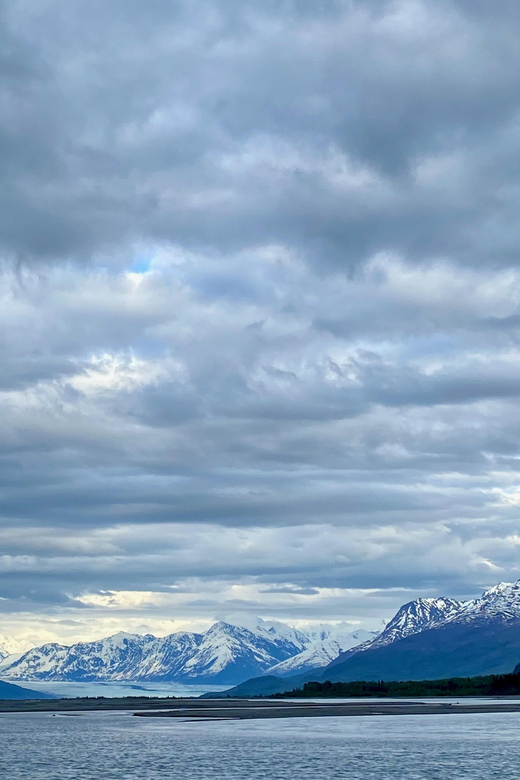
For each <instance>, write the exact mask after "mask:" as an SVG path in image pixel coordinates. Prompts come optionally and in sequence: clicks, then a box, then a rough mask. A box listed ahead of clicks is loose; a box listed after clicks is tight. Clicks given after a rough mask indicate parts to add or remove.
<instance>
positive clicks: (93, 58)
mask: <svg viewBox="0 0 520 780" xmlns="http://www.w3.org/2000/svg"><path fill="white" fill-rule="evenodd" d="M499 5H500V12H498V11H494V12H493V13H492V14H491V13H490V10H489V5H488V4H484V3H477V2H473V3H466V2H462V0H460V2H458V1H457V0H449V1H448V0H446V1H445V2H444V0H443V2H435V3H433V2H427V1H426V0H422V1H421V0H416V1H414V2H404V0H397V1H396V2H392V3H390V2H385V1H384V0H373V2H363V3H360V2H359V3H358V2H353V3H351V2H348V3H347V2H342V1H341V0H330V1H328V2H321V3H315V2H313V3H311V2H298V3H292V2H289V3H282V4H280V3H274V2H273V3H271V2H268V3H264V4H263V5H262V8H258V4H254V3H249V2H241V3H238V2H226V3H213V4H206V3H202V4H198V5H197V6H196V7H195V6H193V4H188V3H175V4H172V3H169V2H162V0H154V2H152V3H151V4H148V5H147V6H146V8H145V7H144V6H143V4H142V3H137V2H133V0H131V1H130V2H129V1H128V0H126V1H125V2H124V3H123V2H119V1H116V2H112V3H110V4H106V3H99V2H97V1H96V2H89V3H86V2H82V0H73V2H70V3H68V4H67V5H66V6H63V5H57V4H52V3H46V2H44V3H32V2H29V3H24V2H21V0H4V2H2V3H0V15H1V17H2V20H3V23H2V25H1V29H2V32H1V33H0V36H1V40H2V44H3V45H2V46H1V47H0V49H1V51H2V52H3V54H2V57H1V58H0V73H1V74H2V79H1V81H2V86H1V88H0V119H1V122H0V172H1V173H2V182H3V186H2V188H1V192H0V199H1V203H0V206H1V208H0V246H1V247H2V257H1V268H0V300H1V306H0V363H1V365H2V371H1V372H0V430H1V431H2V434H1V439H0V442H1V446H0V518H1V520H0V597H1V599H0V610H2V611H3V613H4V616H5V620H6V621H7V623H6V625H8V626H14V629H13V630H16V631H19V630H20V625H21V624H22V623H23V624H24V625H27V624H28V623H31V624H32V625H34V626H40V627H41V626H44V624H45V631H47V630H51V631H54V632H55V633H56V634H57V635H60V631H61V630H62V629H60V628H59V626H60V625H62V626H65V625H67V626H69V628H70V631H73V630H75V629H74V626H76V625H82V626H84V627H85V632H84V633H85V634H88V632H89V631H90V632H92V631H94V633H99V631H101V629H102V627H106V629H107V630H108V628H110V629H112V628H114V627H115V624H114V621H116V622H117V620H119V621H120V624H121V625H124V626H130V627H132V626H134V627H135V626H136V625H138V624H137V623H136V621H138V620H139V621H140V620H144V619H145V618H144V617H142V616H143V615H147V616H148V618H149V621H148V623H147V625H148V627H151V628H153V627H154V626H156V627H161V626H162V627H163V628H164V630H166V628H167V627H166V623H165V622H164V621H167V620H171V619H173V618H179V619H182V620H184V621H189V620H194V621H198V620H209V619H211V618H212V617H215V616H221V615H225V614H226V613H228V612H230V611H257V612H259V613H261V614H264V615H266V616H269V615H272V616H277V617H286V618H291V617H292V618H293V619H301V620H307V619H320V618H323V619H334V620H341V619H352V620H356V621H358V620H359V621H361V622H364V623H365V624H366V625H369V624H370V625H376V624H377V622H378V619H379V618H382V617H386V618H388V617H389V616H390V614H391V612H392V610H394V609H395V607H397V606H399V604H400V603H401V602H402V601H405V600H407V599H409V598H411V597H413V596H414V595H419V594H422V595H425V594H430V593H431V594H435V593H446V594H447V595H453V596H458V597H465V596H470V595H473V594H474V593H475V592H477V591H478V590H479V589H480V588H481V587H482V586H485V585H488V584H492V583H493V582H495V581H497V580H499V579H507V578H513V577H515V578H516V577H518V576H519V572H518V564H517V548H518V544H519V539H518V523H517V512H518V505H519V503H520V495H519V494H518V490H517V484H516V482H517V472H518V451H519V445H518V442H519V440H520V426H519V425H518V423H517V416H518V415H517V405H518V396H519V394H520V372H519V368H518V366H519V349H518V344H519V323H520V296H519V294H518V290H519V289H520V286H519V283H520V276H519V274H520V272H519V270H518V268H517V258H518V256H519V249H520V232H519V230H518V224H517V223H518V220H517V213H518V170H517V168H518V166H517V164H516V163H515V160H516V159H517V158H518V149H519V145H520V133H519V130H518V115H519V108H520V106H519V99H518V89H517V83H518V78H519V75H520V57H519V56H518V49H517V38H518V29H517V28H518V23H519V11H518V9H517V6H516V5H514V4H512V3H509V2H506V1H505V0H504V2H503V3H500V4H499ZM2 599H3V600H2ZM109 616H110V617H109ZM148 618H146V619H147V620H148ZM376 618H377V619H376ZM374 620H375V623H374ZM9 621H11V622H9ZM16 621H18V622H16ZM38 621H39V622H38ZM45 621H47V623H45ZM49 621H50V622H49ZM154 621H155V622H154ZM371 621H372V622H371ZM50 625H53V626H55V628H52V629H49V626H50ZM95 625H97V626H98V628H99V631H98V629H95V630H94V628H93V627H94V626H95ZM139 625H141V624H140V623H139ZM170 627H171V626H170ZM69 628H67V629H65V628H64V629H63V631H66V635H67V636H68V635H69ZM35 630H36V629H35ZM38 630H40V629H38ZM42 630H43V629H42ZM80 633H81V632H80Z"/></svg>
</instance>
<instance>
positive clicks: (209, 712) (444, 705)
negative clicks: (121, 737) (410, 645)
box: [0, 697, 520, 721]
mask: <svg viewBox="0 0 520 780" xmlns="http://www.w3.org/2000/svg"><path fill="white" fill-rule="evenodd" d="M109 711H114V712H116V711H127V712H128V711H130V712H132V714H133V715H134V716H137V717H144V718H177V719H180V720H184V721H187V720H197V721H200V720H223V719H226V720H258V719H266V718H317V717H360V716H373V715H446V714H469V713H474V714H480V713H493V712H495V713H500V712H502V713H514V712H518V713H520V700H518V699H506V698H497V699H496V700H494V701H483V702H482V703H475V702H473V703H471V704H467V703H464V699H463V698H462V697H461V701H458V702H455V703H453V702H441V701H430V702H429V701H427V700H426V699H421V700H419V701H403V702H396V701H395V700H394V701H388V700H385V699H371V700H370V701H353V702H345V701H342V702H338V703H337V704H336V703H334V702H331V701H330V700H329V701H327V702H320V701H306V702H295V701H294V700H293V701H291V702H289V701H287V702H284V701H283V700H272V699H271V700H266V699H249V700H246V699H228V698H226V699H190V698H182V699H181V698H178V699H165V698H160V699H159V698H157V699H153V698H147V697H127V698H115V699H104V698H84V699H56V700H48V699H47V700H45V699H41V700H34V699H33V700H27V699H26V700H0V714H9V713H24V712H28V713H30V712H33V713H48V714H60V713H65V714H66V713H70V714H72V713H81V712H109Z"/></svg>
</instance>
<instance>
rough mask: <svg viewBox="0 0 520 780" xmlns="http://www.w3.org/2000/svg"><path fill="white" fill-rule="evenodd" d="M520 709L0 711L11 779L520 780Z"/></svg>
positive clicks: (2, 764)
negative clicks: (269, 716)
mask: <svg viewBox="0 0 520 780" xmlns="http://www.w3.org/2000/svg"><path fill="white" fill-rule="evenodd" d="M519 733H520V715H518V714H516V713H514V714H485V715H481V714H475V715H424V716H397V717H367V718H320V719H316V720H313V719H308V718H306V719H297V718H295V719H287V720H276V721H240V722H239V721H225V722H213V723H207V722H206V723H201V722H192V723H183V722H180V721H164V720H153V719H151V720H147V719H144V718H133V717H132V716H131V714H130V713H83V714H81V715H78V716H77V717H70V716H65V715H62V716H54V717H53V716H52V715H49V714H31V715H29V714H16V715H0V741H1V745H2V749H1V751H0V777H2V778H4V777H5V778H6V779H7V778H9V780H20V778H25V779H26V780H29V779H30V780H138V779H139V780H148V779H150V780H152V778H153V780H155V779H157V780H181V778H182V780H185V778H189V780H286V779H287V780H308V779H310V778H312V780H336V778H339V779H341V778H348V780H475V779H477V778H478V780H492V778H493V779H495V778H500V780H504V779H505V778H508V779H509V778H512V779H513V780H517V779H518V780H520V758H519V755H518V734H519Z"/></svg>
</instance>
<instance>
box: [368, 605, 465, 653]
mask: <svg viewBox="0 0 520 780" xmlns="http://www.w3.org/2000/svg"><path fill="white" fill-rule="evenodd" d="M465 606H466V603H465V602H463V601H455V600H454V599H447V598H437V599H435V598H430V599H416V600H415V601H409V602H408V603H407V604H403V606H402V607H401V608H400V609H399V610H398V611H397V612H396V614H395V615H394V617H393V618H392V620H391V621H390V622H389V623H388V624H387V625H386V626H385V628H384V630H383V631H382V632H381V633H380V634H379V636H378V637H377V638H376V639H374V641H373V642H372V643H371V645H370V646H371V647H372V648H374V647H383V646H384V645H389V644H391V643H392V642H397V641H398V640H399V639H404V637H406V636H411V635H412V634H418V633H419V632H420V631H425V630H426V629H428V628H434V627H435V626H439V625H440V624H441V623H444V622H445V621H446V620H448V619H450V618H451V617H454V616H455V615H456V614H458V613H459V612H460V611H461V610H462V609H463V608H464V607H465Z"/></svg>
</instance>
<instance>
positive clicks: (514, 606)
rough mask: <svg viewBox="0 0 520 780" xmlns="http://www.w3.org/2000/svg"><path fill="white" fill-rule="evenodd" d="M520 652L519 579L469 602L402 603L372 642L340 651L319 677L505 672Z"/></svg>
mask: <svg viewBox="0 0 520 780" xmlns="http://www.w3.org/2000/svg"><path fill="white" fill-rule="evenodd" d="M519 658H520V581H518V582H515V583H508V582H501V583H500V584H499V585H495V586H494V587H492V588H489V590H486V591H485V592H484V593H483V594H482V596H480V597H479V598H477V599H475V600H473V601H468V602H456V601H452V600H451V599H420V600H419V601H417V602H410V603H409V604H405V605H404V606H403V607H401V609H400V610H399V612H398V613H397V614H396V616H395V617H394V618H393V619H392V621H391V622H390V623H389V624H388V626H387V627H386V629H385V630H384V631H383V632H382V633H381V634H380V636H379V637H377V638H376V639H375V640H374V641H373V642H369V643H366V644H364V645H360V647H358V648H355V649H354V650H353V651H350V652H347V653H343V654H342V655H341V656H339V658H337V659H336V660H335V661H333V662H332V663H331V664H329V666H328V667H326V668H325V669H324V670H323V671H322V672H321V676H320V677H319V678H318V679H322V680H324V679H330V680H333V681H334V680H344V681H349V680H374V679H386V680H402V679H406V680H421V679H422V680H431V679H441V678H444V677H457V676H459V677H471V676H474V675H486V674H504V673H507V672H511V671H513V669H514V668H515V666H516V664H517V663H518V659H519Z"/></svg>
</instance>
